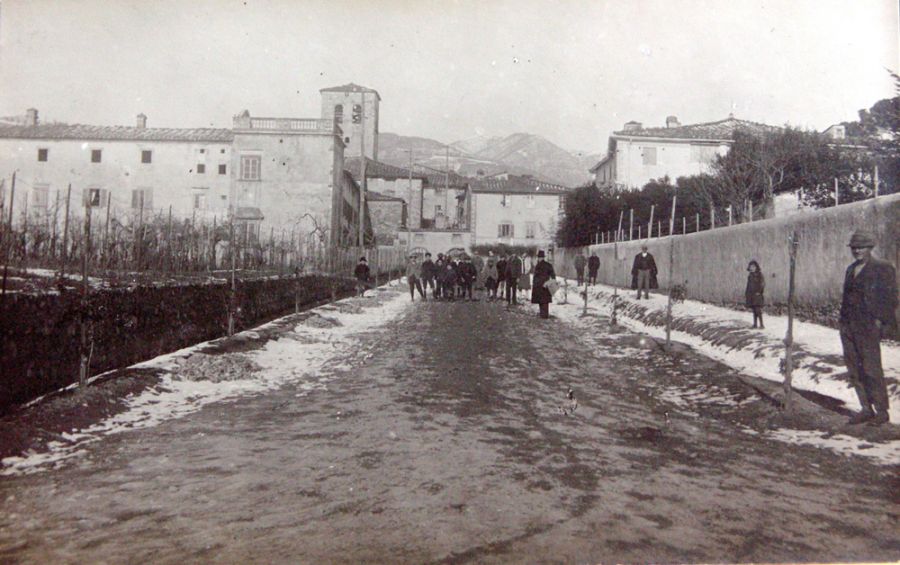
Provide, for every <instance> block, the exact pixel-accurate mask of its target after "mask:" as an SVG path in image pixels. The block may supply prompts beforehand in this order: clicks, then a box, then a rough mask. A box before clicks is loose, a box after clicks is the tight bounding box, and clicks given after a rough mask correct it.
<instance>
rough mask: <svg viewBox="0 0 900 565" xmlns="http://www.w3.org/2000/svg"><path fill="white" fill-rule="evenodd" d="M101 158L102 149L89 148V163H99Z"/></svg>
mask: <svg viewBox="0 0 900 565" xmlns="http://www.w3.org/2000/svg"><path fill="white" fill-rule="evenodd" d="M102 159H103V150H102V149H91V163H100V162H101V160H102Z"/></svg>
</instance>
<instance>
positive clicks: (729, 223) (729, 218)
mask: <svg viewBox="0 0 900 565" xmlns="http://www.w3.org/2000/svg"><path fill="white" fill-rule="evenodd" d="M728 227H731V205H729V206H728Z"/></svg>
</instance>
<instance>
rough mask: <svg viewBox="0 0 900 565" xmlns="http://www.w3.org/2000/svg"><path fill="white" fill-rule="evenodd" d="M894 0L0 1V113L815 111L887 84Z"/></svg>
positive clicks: (185, 121)
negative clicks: (370, 100) (347, 101)
mask: <svg viewBox="0 0 900 565" xmlns="http://www.w3.org/2000/svg"><path fill="white" fill-rule="evenodd" d="M898 59H900V29H898V2H897V0H809V1H806V0H771V1H762V0H746V1H744V0H660V1H655V0H647V1H639V0H635V1H626V0H617V1H601V0H594V1H577V0H558V1H556V2H549V1H534V0H510V1H505V0H472V1H468V0H460V1H453V0H440V1H413V0H378V1H377V2H376V1H370V0H353V1H350V0H323V1H318V0H315V1H309V0H268V1H259V0H246V1H243V0H241V1H233V0H190V1H187V0H176V1H168V0H153V1H149V2H148V1H146V0H133V1H129V0H119V1H116V0H13V1H10V0H2V4H0V115H14V114H23V113H24V110H25V109H26V108H28V107H32V106H33V107H36V108H38V109H39V111H40V115H41V118H42V119H44V120H59V121H66V122H72V123H91V124H125V125H131V124H133V122H134V116H135V115H136V114H138V113H139V112H144V113H145V114H147V115H148V116H149V124H148V125H150V126H151V127H152V126H157V127H199V126H215V127H230V125H231V117H232V115H234V114H237V113H238V112H240V111H241V110H242V109H244V108H246V109H248V110H250V113H251V114H252V115H258V116H290V117H318V115H319V111H320V100H319V92H318V91H319V89H320V88H324V87H329V86H336V85H340V84H345V83H347V82H355V83H358V84H363V85H365V86H368V87H371V88H374V89H376V90H378V91H379V93H380V94H381V97H382V104H381V130H382V131H386V132H395V133H400V134H404V135H420V136H425V137H431V138H434V139H438V140H440V141H443V142H452V141H456V140H459V139H466V138H469V137H474V136H476V135H487V136H494V135H507V134H510V133H515V132H523V131H524V132H529V133H535V134H540V135H543V136H545V137H547V138H549V139H550V140H551V141H553V142H555V143H557V144H559V145H561V146H563V147H565V148H567V149H579V150H586V151H589V152H600V151H604V150H605V148H606V142H607V136H608V135H609V133H610V132H611V131H612V130H614V129H621V127H622V124H623V123H624V122H626V121H628V120H637V121H640V122H643V123H644V125H645V126H658V125H663V124H664V122H665V117H666V116H667V115H669V114H674V115H676V116H678V118H679V119H680V120H681V122H682V123H696V122H704V121H713V120H718V119H722V118H724V117H726V116H727V115H728V113H729V112H734V114H735V115H736V116H737V117H739V118H744V119H750V120H756V121H762V122H767V123H770V124H784V123H787V122H789V123H791V124H794V125H800V126H805V127H812V128H816V129H823V128H825V127H827V126H828V125H830V124H832V123H834V122H838V121H842V120H848V119H854V118H855V117H856V111H857V110H858V109H859V108H864V107H866V108H867V107H869V106H871V105H872V104H873V103H874V102H875V101H877V100H878V99H880V98H886V97H890V96H893V95H894V92H893V87H892V82H891V80H890V77H889V75H888V74H887V72H886V71H885V68H890V69H892V70H894V71H896V70H897V69H898V66H900V62H898Z"/></svg>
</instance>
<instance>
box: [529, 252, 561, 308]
mask: <svg viewBox="0 0 900 565" xmlns="http://www.w3.org/2000/svg"><path fill="white" fill-rule="evenodd" d="M544 257H546V255H545V254H544V252H543V251H538V262H537V265H535V266H534V280H533V281H532V287H533V288H532V289H531V303H532V304H537V305H538V308H539V310H540V317H541V318H544V319H547V318H549V317H550V303H551V302H553V295H552V294H551V292H550V289H549V288H548V287H547V283H548V281H550V279H554V280H555V279H556V273H555V272H554V271H553V265H551V264H550V263H548V262H547V261H545V260H544Z"/></svg>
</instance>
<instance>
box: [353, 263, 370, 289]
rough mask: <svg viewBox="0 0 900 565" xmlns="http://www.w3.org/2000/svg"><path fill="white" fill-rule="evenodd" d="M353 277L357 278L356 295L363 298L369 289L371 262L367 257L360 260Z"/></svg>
mask: <svg viewBox="0 0 900 565" xmlns="http://www.w3.org/2000/svg"><path fill="white" fill-rule="evenodd" d="M353 276H354V277H356V295H357V296H362V295H363V293H364V292H365V291H366V289H367V288H368V287H369V262H368V261H366V258H365V257H360V258H359V263H357V264H356V268H355V269H354V270H353Z"/></svg>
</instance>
